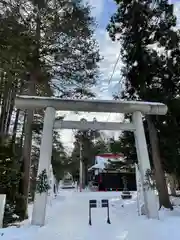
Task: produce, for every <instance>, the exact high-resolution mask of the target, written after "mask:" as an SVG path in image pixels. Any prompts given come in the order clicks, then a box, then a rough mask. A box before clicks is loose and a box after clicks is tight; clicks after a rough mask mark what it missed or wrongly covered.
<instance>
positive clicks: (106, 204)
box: [101, 199, 111, 224]
mask: <svg viewBox="0 0 180 240" xmlns="http://www.w3.org/2000/svg"><path fill="white" fill-rule="evenodd" d="M101 207H102V208H105V207H106V208H107V223H108V224H111V222H110V217H109V201H108V200H107V199H103V200H101Z"/></svg>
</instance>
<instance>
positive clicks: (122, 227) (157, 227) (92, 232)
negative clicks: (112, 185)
mask: <svg viewBox="0 0 180 240" xmlns="http://www.w3.org/2000/svg"><path fill="white" fill-rule="evenodd" d="M90 199H96V200H98V201H99V200H102V199H109V202H110V220H111V224H107V222H106V220H107V216H106V209H105V208H97V209H92V226H89V225H88V201H89V200H90ZM174 202H176V204H179V200H177V199H176V201H174ZM122 205H123V206H122ZM31 207H32V206H31ZM159 215H160V220H149V219H147V218H146V217H145V216H138V214H137V202H136V193H133V197H132V199H130V200H122V199H121V197H120V193H119V192H90V191H86V192H77V191H76V190H69V191H67V190H66V191H65V190H64V191H60V192H59V195H58V196H57V198H56V199H53V200H52V202H51V204H49V205H48V208H47V218H46V225H45V226H44V227H37V226H31V225H30V224H29V221H25V222H24V223H23V224H22V225H21V226H20V227H19V228H17V227H9V228H6V229H1V230H0V240H1V239H2V240H24V239H26V240H32V239H33V240H39V239H43V240H49V239H53V240H59V239H61V240H100V239H102V240H109V239H111V240H144V239H146V240H161V239H163V240H169V239H171V240H175V239H178V236H179V225H180V208H179V206H176V207H175V208H174V211H169V210H165V209H162V210H161V211H160V214H159Z"/></svg>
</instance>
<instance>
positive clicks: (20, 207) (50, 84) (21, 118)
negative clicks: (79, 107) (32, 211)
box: [0, 0, 100, 224]
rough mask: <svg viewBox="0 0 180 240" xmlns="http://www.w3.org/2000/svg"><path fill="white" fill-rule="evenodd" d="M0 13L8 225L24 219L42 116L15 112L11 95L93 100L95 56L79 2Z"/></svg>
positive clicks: (0, 168) (2, 178)
mask: <svg viewBox="0 0 180 240" xmlns="http://www.w3.org/2000/svg"><path fill="white" fill-rule="evenodd" d="M0 8H1V12H0V52H1V54H0V83H1V88H0V101H1V102H0V103H1V114H0V156H1V158H0V193H5V194H6V195H7V201H6V211H5V218H4V223H5V224H8V223H10V222H12V221H14V220H16V219H15V218H16V217H17V219H18V220H23V219H25V218H26V217H27V204H28V198H29V189H30V195H31V198H33V196H34V190H35V183H36V173H37V166H38V158H39V145H40V141H41V131H42V124H43V116H44V110H41V111H39V110H38V111H37V110H36V109H35V110H34V111H31V110H27V111H21V110H20V109H16V107H15V105H14V102H15V97H16V95H17V94H23V95H37V96H53V95H54V96H57V97H60V98H62V97H65V98H89V97H94V94H93V92H92V91H91V87H92V86H94V84H95V83H96V81H97V79H98V71H99V70H98V62H99V61H100V56H99V49H98V45H97V43H96V41H95V39H94V38H93V33H94V29H95V21H94V19H93V18H92V17H91V15H90V11H91V10H90V6H88V5H84V4H82V1H81V0H77V1H71V2H69V1H66V0H63V1H62V0H54V1H51V0H48V1H47V0H38V1H37V0H29V1H28V0H17V1H10V0H9V1H3V0H0ZM79 56H81V57H79ZM60 137H61V136H60V135H59V133H58V132H54V143H53V153H52V165H53V170H54V173H55V175H56V178H57V179H60V177H61V176H62V169H63V168H65V167H66V166H65V165H66V164H67V161H68V160H67V159H68V157H67V153H66V151H65V149H64V147H63V145H62V143H61V140H60ZM66 160H67V161H66ZM29 178H30V179H31V181H30V183H31V184H30V183H29ZM12 216H14V217H12Z"/></svg>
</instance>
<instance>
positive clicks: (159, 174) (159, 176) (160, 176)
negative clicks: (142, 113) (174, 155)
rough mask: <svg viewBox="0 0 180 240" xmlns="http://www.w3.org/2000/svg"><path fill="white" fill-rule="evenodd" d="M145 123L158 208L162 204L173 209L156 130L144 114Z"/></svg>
mask: <svg viewBox="0 0 180 240" xmlns="http://www.w3.org/2000/svg"><path fill="white" fill-rule="evenodd" d="M146 119H147V123H148V129H149V137H150V143H151V148H152V159H153V164H154V169H155V179H156V186H157V190H158V193H159V204H160V208H161V207H162V206H164V207H165V208H168V209H171V210H172V209H173V206H172V204H171V202H170V199H169V194H168V189H167V185H166V179H165V174H164V171H163V168H162V164H161V158H160V151H159V140H158V136H157V131H156V129H155V126H154V124H153V122H152V119H151V117H150V116H146Z"/></svg>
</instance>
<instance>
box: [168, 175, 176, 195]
mask: <svg viewBox="0 0 180 240" xmlns="http://www.w3.org/2000/svg"><path fill="white" fill-rule="evenodd" d="M167 178H168V183H169V188H170V192H171V195H172V196H177V194H176V178H175V176H174V175H173V174H167Z"/></svg>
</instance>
